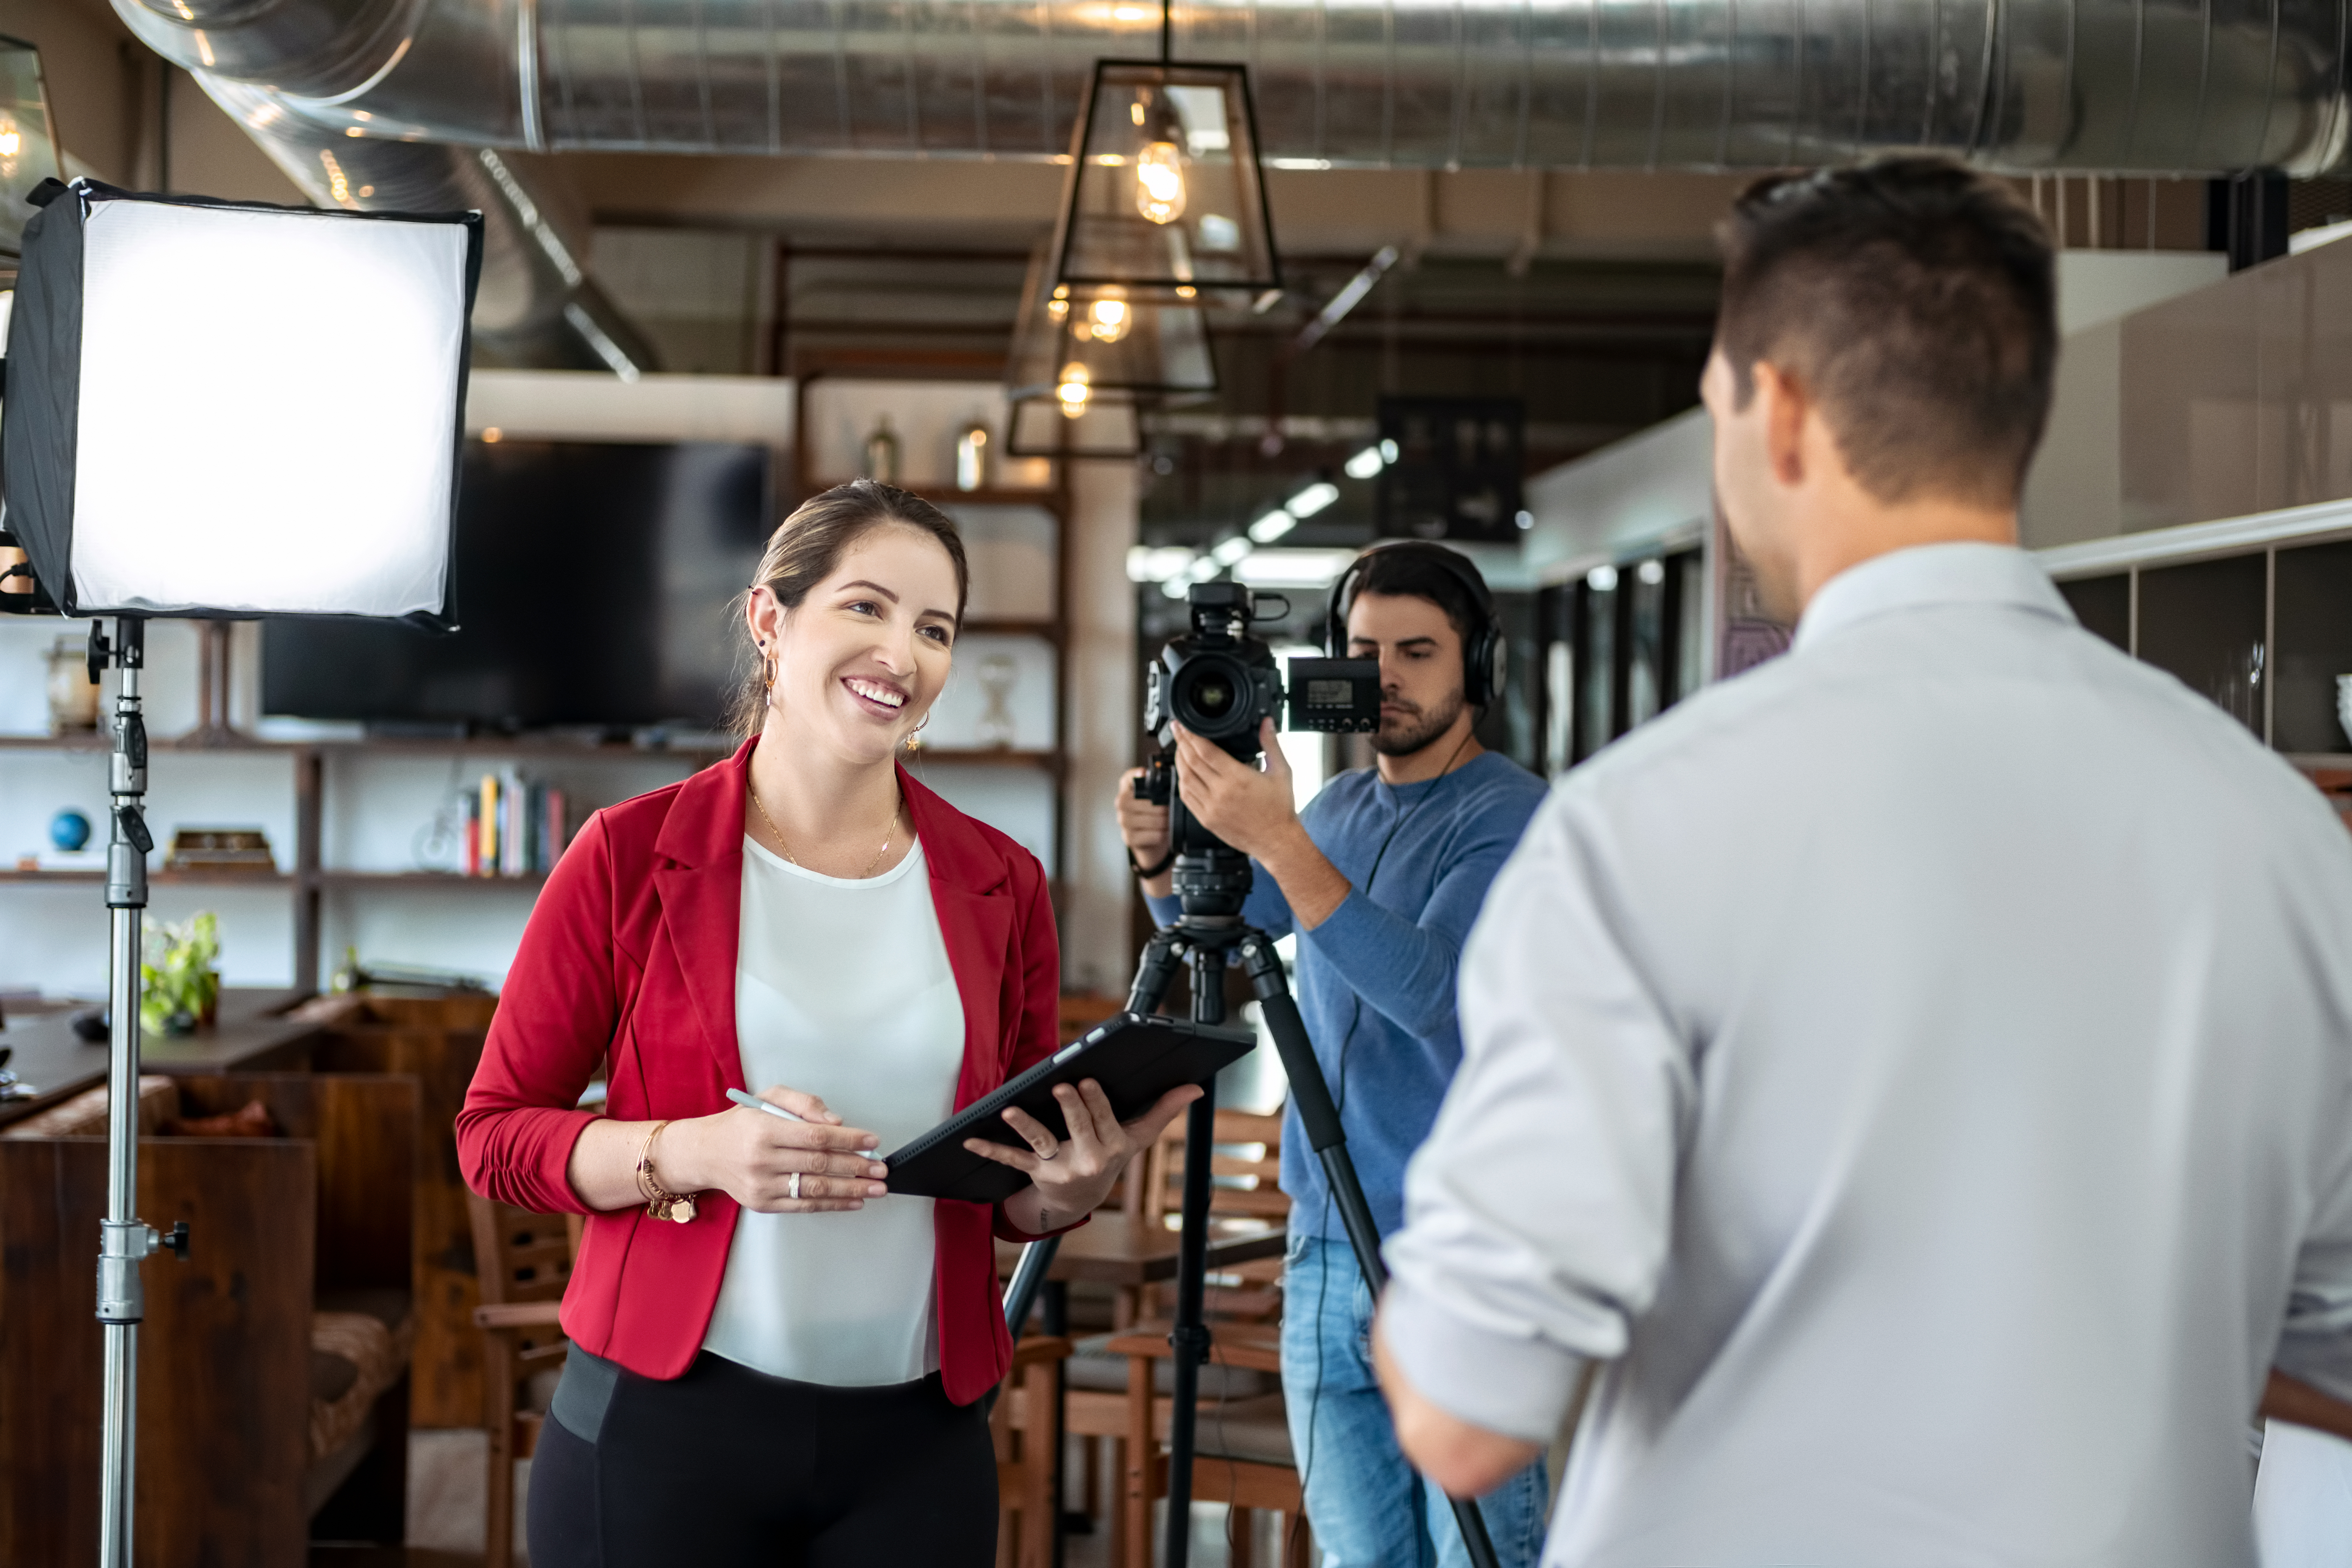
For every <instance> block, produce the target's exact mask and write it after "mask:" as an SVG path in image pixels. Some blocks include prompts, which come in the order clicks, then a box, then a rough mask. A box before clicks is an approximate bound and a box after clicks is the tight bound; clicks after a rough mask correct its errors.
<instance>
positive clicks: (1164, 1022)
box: [882, 1013, 1257, 1204]
mask: <svg viewBox="0 0 2352 1568" xmlns="http://www.w3.org/2000/svg"><path fill="white" fill-rule="evenodd" d="M1256 1044H1257V1037H1256V1036H1255V1034H1252V1033H1251V1032H1250V1031H1248V1030H1246V1029H1221V1028H1215V1027H1213V1026H1210V1025H1207V1024H1194V1023H1191V1022H1189V1021H1187V1020H1185V1019H1182V1018H1164V1017H1160V1016H1158V1015H1154V1016H1150V1017H1145V1016H1142V1015H1140V1014H1136V1013H1121V1014H1118V1016H1115V1017H1112V1018H1110V1019H1108V1020H1107V1021H1105V1022H1103V1023H1101V1024H1099V1025H1097V1026H1095V1027H1094V1028H1093V1029H1091V1030H1089V1031H1087V1034H1086V1035H1085V1037H1082V1038H1080V1039H1078V1040H1076V1042H1074V1043H1072V1044H1070V1045H1067V1046H1065V1047H1062V1048H1061V1049H1060V1050H1059V1051H1056V1052H1055V1053H1054V1055H1052V1056H1050V1057H1048V1058H1045V1060H1044V1061H1042V1062H1039V1063H1038V1064H1037V1065H1036V1066H1035V1067H1034V1068H1030V1069H1029V1070H1028V1071H1027V1072H1024V1073H1023V1074H1022V1075H1021V1076H1020V1077H1019V1078H1016V1079H1013V1080H1012V1081H1011V1082H1009V1083H1006V1084H1005V1085H1004V1086H1003V1088H1001V1089H997V1090H996V1091H995V1092H994V1093H992V1094H989V1095H985V1096H982V1098H981V1099H979V1100H975V1101H973V1102H972V1103H971V1105H968V1106H966V1107H965V1108H964V1109H963V1110H959V1111H957V1112H956V1113H955V1114H954V1115H953V1116H950V1117H949V1118H948V1119H947V1120H946V1121H942V1122H940V1124H939V1125H938V1126H937V1127H934V1128H932V1129H931V1130H930V1131H929V1132H926V1133H924V1134H923V1135H922V1136H921V1137H920V1138H918V1139H916V1140H915V1141H914V1142H911V1143H909V1144H908V1145H906V1146H905V1147H904V1148H901V1149H898V1150H896V1151H894V1152H891V1153H888V1154H886V1155H884V1156H882V1160H883V1163H885V1164H887V1165H888V1166H889V1167H890V1176H889V1180H888V1181H887V1183H885V1185H887V1187H888V1188H889V1189H890V1190H891V1191H892V1192H894V1193H906V1194H910V1195H912V1196H915V1197H924V1198H961V1199H962V1200H964V1201H965V1202H967V1203H975V1204H992V1203H996V1202H998V1201H999V1200H1001V1199H1003V1198H1009V1197H1011V1196H1012V1195H1013V1194H1015V1193H1017V1192H1019V1191H1020V1190H1021V1189H1022V1188H1024V1187H1025V1186H1027V1185H1028V1184H1029V1178H1028V1177H1027V1176H1026V1175H1024V1173H1021V1172H1019V1171H1016V1170H1014V1169H1013V1167H1012V1166H1010V1165H1000V1164H998V1163H996V1162H995V1161H993V1160H983V1159H982V1158H981V1157H980V1156H979V1155H977V1154H975V1153H973V1152H971V1150H969V1149H967V1148H965V1147H964V1146H963V1145H964V1140H965V1139H967V1138H984V1139H986V1140H988V1141H989V1142H992V1143H1005V1144H1013V1145H1023V1141H1022V1137H1021V1135H1020V1134H1019V1133H1017V1132H1015V1131H1013V1129H1012V1128H1011V1127H1010V1126H1008V1125H1007V1124H1006V1122H1005V1121H1004V1110H1005V1108H1006V1107H1007V1106H1012V1105H1017V1106H1019V1107H1020V1108H1021V1109H1022V1110H1025V1111H1027V1112H1028V1113H1029V1114H1030V1115H1032V1116H1034V1117H1035V1118H1036V1119H1037V1120H1038V1121H1041V1122H1043V1123H1044V1124H1045V1127H1046V1128H1047V1129H1048V1130H1049V1131H1052V1132H1053V1134H1054V1136H1055V1137H1056V1138H1064V1137H1067V1136H1068V1135H1069V1127H1068V1124H1067V1123H1066V1122H1065V1121H1063V1120H1062V1107H1061V1102H1060V1101H1058V1100H1055V1098H1054V1086H1055V1084H1061V1083H1077V1082H1079V1081H1081V1080H1082V1079H1094V1080H1095V1081H1097V1083H1099V1084H1101V1085H1102V1087H1103V1092H1104V1093H1105V1094H1107V1095H1108V1096H1109V1097H1110V1105H1111V1109H1112V1110H1114V1111H1116V1112H1118V1119H1119V1120H1120V1121H1127V1120H1129V1118H1131V1117H1136V1116H1140V1115H1142V1114H1143V1113H1144V1112H1145V1111H1147V1110H1150V1109H1151V1105H1152V1102H1153V1101H1154V1100H1158V1099H1159V1098H1160V1096H1161V1095H1163V1094H1165V1093H1167V1092H1168V1091H1169V1090H1170V1089H1174V1088H1176V1087H1177V1086H1178V1085H1180V1084H1187V1083H1206V1082H1208V1081H1209V1079H1212V1078H1214V1077H1215V1076H1216V1074H1217V1069H1218V1068H1222V1067H1224V1066H1225V1065H1226V1064H1227V1063H1229V1062H1235V1061H1239V1060H1240V1059H1241V1058H1243V1057H1244V1056H1247V1055H1248V1054H1249V1052H1250V1050H1251V1048H1252V1047H1255V1045H1256ZM1023 1146H1025V1145H1023Z"/></svg>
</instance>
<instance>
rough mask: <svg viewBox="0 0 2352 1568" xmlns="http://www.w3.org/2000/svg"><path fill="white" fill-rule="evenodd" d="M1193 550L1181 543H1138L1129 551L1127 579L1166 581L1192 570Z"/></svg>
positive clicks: (1142, 581)
mask: <svg viewBox="0 0 2352 1568" xmlns="http://www.w3.org/2000/svg"><path fill="white" fill-rule="evenodd" d="M1192 559H1193V552H1192V551H1190V550H1187V549H1185V548H1184V547H1183V546H1182V545H1181V544H1162V545H1157V546H1154V545H1150V544H1138V545H1133V546H1131V547H1129V550H1128V552H1127V580H1128V581H1129V582H1130V583H1165V582H1166V581H1168V579H1169V578H1171V577H1180V576H1181V575H1183V574H1184V573H1185V572H1187V571H1189V570H1191V568H1192Z"/></svg>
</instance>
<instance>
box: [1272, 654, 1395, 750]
mask: <svg viewBox="0 0 2352 1568" xmlns="http://www.w3.org/2000/svg"><path fill="white" fill-rule="evenodd" d="M1380 727H1381V664H1380V660H1378V659H1375V658H1294V659H1292V660H1291V661H1290V728H1291V729H1293V730H1320V731H1327V732H1332V733H1340V734H1345V733H1349V732H1357V733H1367V734H1368V733H1370V731H1374V730H1377V729H1379V728H1380Z"/></svg>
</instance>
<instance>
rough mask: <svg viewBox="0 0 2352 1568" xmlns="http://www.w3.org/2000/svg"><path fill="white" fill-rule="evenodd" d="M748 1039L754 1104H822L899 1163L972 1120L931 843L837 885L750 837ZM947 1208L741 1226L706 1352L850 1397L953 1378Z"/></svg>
mask: <svg viewBox="0 0 2352 1568" xmlns="http://www.w3.org/2000/svg"><path fill="white" fill-rule="evenodd" d="M742 909H743V924H742V933H741V935H740V938H739V939H738V942H737V951H736V961H735V1036H736V1043H737V1047H738V1048H739V1049H740V1051H741V1052H742V1057H743V1081H744V1082H745V1083H746V1084H749V1085H750V1086H751V1091H752V1092H753V1093H755V1094H756V1093H758V1092H760V1091H761V1090H762V1089H769V1088H772V1087H773V1086H774V1085H777V1084H782V1085H784V1086H786V1087H788V1088H791V1089H800V1090H801V1091H803V1093H806V1094H814V1095H815V1096H816V1097H817V1098H818V1099H819V1100H824V1102H825V1104H826V1105H827V1106H829V1107H830V1108H831V1109H832V1110H833V1113H834V1114H835V1115H836V1116H838V1117H840V1118H841V1120H842V1121H844V1122H845V1123H846V1124H848V1125H849V1126H852V1127H860V1128H864V1129H865V1130H866V1131H869V1132H872V1133H875V1134H877V1136H879V1137H880V1139H881V1140H882V1142H881V1143H880V1144H879V1146H878V1147H877V1149H876V1151H875V1152H876V1153H877V1154H887V1153H888V1152H890V1151H892V1150H893V1149H896V1148H898V1146H899V1145H900V1144H902V1143H906V1142H909V1141H911V1140H913V1139H915V1138H918V1137H920V1136H921V1135H922V1134H923V1133H925V1132H928V1131H930V1130H931V1129H932V1128H934V1127H936V1126H938V1125H939V1124H940V1122H941V1121H946V1120H947V1118H948V1116H949V1114H950V1112H952V1111H953V1110H954V1109H955V1089H956V1076H957V1074H958V1073H959V1072H960V1071H961V1069H962V1067H963V1000H962V998H961V996H960V995H959V994H957V992H956V984H955V973H954V972H953V971H952V970H950V968H949V967H948V950H947V942H946V941H945V940H944V939H943V938H942V937H941V936H940V917H939V910H938V909H937V908H936V907H935V906H934V905H933V903H932V901H931V879H930V873H929V867H928V866H927V864H926V862H925V861H924V858H923V847H922V846H921V845H920V844H918V845H916V846H915V847H913V848H912V849H910V850H908V852H907V858H905V859H903V860H901V861H899V862H898V864H897V865H896V866H893V867H892V868H890V869H888V870H887V871H885V872H883V873H882V875H880V876H878V877H868V878H865V879H852V878H844V877H826V876H822V875H820V874H818V873H817V872H814V871H809V870H803V868H800V867H798V866H795V865H793V864H791V863H790V862H789V861H786V860H784V859H783V858H781V857H779V856H776V855H773V854H772V853H770V852H769V851H768V850H766V849H764V848H762V847H761V846H760V845H759V844H758V843H756V842H755V841H753V840H752V839H751V837H749V836H748V835H747V836H745V837H744V839H743V905H742ZM934 1262H935V1258H934V1248H933V1246H932V1240H931V1200H930V1199H929V1198H915V1197H908V1196H906V1195H905V1194H900V1193H893V1194H889V1195H888V1196H887V1197H880V1198H868V1199H866V1206H865V1207H864V1208H860V1209H848V1210H835V1211H834V1212H832V1213H828V1214H753V1213H752V1212H751V1210H749V1209H746V1210H744V1211H743V1212H742V1213H741V1214H740V1215H738V1216H737V1217H736V1220H735V1239H734V1242H733V1243H732V1245H730V1247H728V1249H727V1274H726V1278H725V1279H724V1280H723V1281H722V1282H721V1283H720V1285H719V1303H718V1305H717V1306H716V1307H715V1308H713V1309H712V1310H711V1314H710V1327H709V1330H707V1331H705V1333H704V1336H703V1341H702V1343H703V1348H704V1349H706V1350H709V1351H711V1352H714V1353H716V1354H719V1355H722V1356H725V1357H726V1358H727V1359H728V1360H730V1361H732V1362H739V1363H741V1364H743V1365H745V1366H749V1367H755V1368H757V1369H758V1370H760V1371H761V1372H764V1373H768V1374H769V1375H770V1376H772V1377H789V1378H793V1379H795V1380H797V1381H799V1382H802V1383H823V1384H832V1385H834V1386H835V1387H872V1386H876V1385H877V1384H898V1383H911V1382H913V1381H914V1380H916V1379H917V1378H919V1377H922V1376H924V1375H925V1374H926V1373H930V1372H932V1371H935V1370H937V1368H938V1366H939V1364H940V1346H939V1333H938V1331H937V1328H936V1326H935V1325H936V1318H935V1316H934V1314H933V1312H932V1309H931V1300H932V1296H933V1293H934V1285H935V1281H934V1279H933V1275H934V1272H935V1269H934V1267H933V1265H934Z"/></svg>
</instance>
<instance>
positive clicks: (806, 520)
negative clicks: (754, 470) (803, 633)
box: [728, 479, 971, 739]
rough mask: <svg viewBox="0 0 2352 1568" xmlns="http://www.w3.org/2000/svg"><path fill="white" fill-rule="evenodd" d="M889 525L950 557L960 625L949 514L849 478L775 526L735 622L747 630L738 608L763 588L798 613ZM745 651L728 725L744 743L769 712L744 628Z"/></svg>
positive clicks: (959, 577)
mask: <svg viewBox="0 0 2352 1568" xmlns="http://www.w3.org/2000/svg"><path fill="white" fill-rule="evenodd" d="M894 523H895V524H897V525H898V526H899V527H901V528H911V529H913V530H915V531H917V532H919V533H928V534H929V535H930V536H931V537H932V538H934V539H936V540H938V541H939V542H940V547H941V548H942V549H944V550H946V552H948V560H949V561H950V562H951V563H954V566H955V580H956V622H957V624H958V625H959V626H961V624H962V622H963V607H964V601H965V600H967V599H969V598H970V597H971V566H970V565H969V564H968V563H966V562H965V560H964V553H963V535H962V534H961V533H959V532H957V531H956V525H955V522H954V521H953V520H952V519H950V517H949V516H948V515H947V513H945V512H943V511H941V510H940V509H939V508H937V507H935V506H933V505H932V504H931V503H930V502H929V501H927V500H924V499H923V498H922V497H920V496H919V495H915V494H913V493H911V492H909V491H907V490H902V489H898V486H896V485H886V484H883V483H882V482H881V481H879V480H878V479H852V480H850V481H849V483H847V484H845V485H835V486H834V487H833V489H829V490H826V491H824V493H823V494H821V495H814V496H811V497H810V498H809V499H808V500H804V501H803V502H801V504H800V505H799V506H798V507H797V508H795V509H794V510H793V515H792V516H790V517H788V518H786V519H784V521H782V523H780V524H778V525H777V528H776V531H775V532H773V533H772V534H770V535H769V536H768V548H767V551H766V552H764V553H763V554H761V557H760V569H759V571H757V572H756V573H754V574H752V577H751V588H747V589H745V590H744V592H743V594H742V596H741V597H740V598H739V599H738V600H737V601H736V617H735V624H736V625H737V626H743V625H744V622H743V616H742V609H743V605H744V603H745V602H746V601H748V600H749V599H750V598H751V593H752V591H753V590H754V589H759V588H765V589H767V590H768V592H769V593H771V594H772V595H775V598H776V603H778V604H779V605H782V606H783V607H784V608H785V609H787V610H796V609H799V608H800V607H801V605H803V603H805V602H806V601H807V599H808V596H809V595H810V594H811V593H812V592H814V590H815V588H816V585H817V584H819V583H822V582H824V580H825V579H826V578H827V577H830V576H832V575H833V573H834V569H835V567H837V566H839V565H840V564H841V558H842V557H843V556H845V555H846V554H848V553H849V550H850V547H851V546H852V545H854V544H856V542H858V541H859V540H861V539H863V538H865V537H866V535H867V534H869V533H871V532H873V531H875V530H876V529H877V528H882V527H885V526H887V525H890V524H894ZM743 650H744V653H745V654H746V655H747V656H748V662H747V664H746V667H745V668H744V671H743V680H742V684H741V685H740V687H738V688H737V689H736V693H735V702H734V705H733V708H732V709H731V710H730V712H729V714H728V721H729V723H730V725H731V726H732V728H733V729H734V731H735V732H736V733H737V734H739V735H741V736H744V737H745V738H747V739H748V738H749V737H751V736H753V735H756V734H758V733H759V732H760V730H761V726H762V725H763V724H765V723H766V722H767V714H768V682H767V668H766V662H765V661H764V660H763V659H762V658H761V657H760V652H759V649H758V648H757V647H753V646H752V643H751V632H750V629H749V628H748V627H746V628H745V631H744V634H743Z"/></svg>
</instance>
